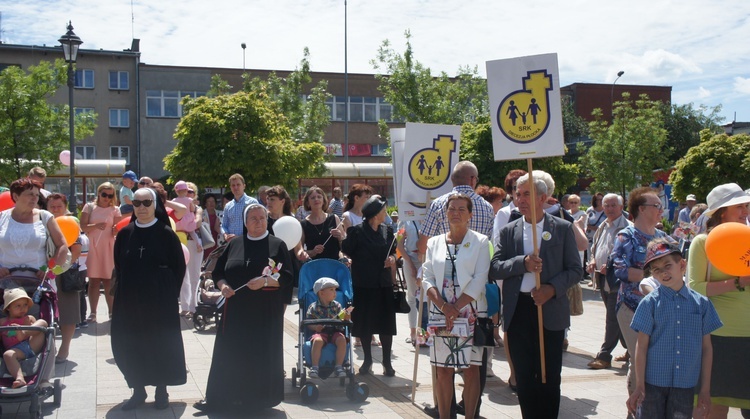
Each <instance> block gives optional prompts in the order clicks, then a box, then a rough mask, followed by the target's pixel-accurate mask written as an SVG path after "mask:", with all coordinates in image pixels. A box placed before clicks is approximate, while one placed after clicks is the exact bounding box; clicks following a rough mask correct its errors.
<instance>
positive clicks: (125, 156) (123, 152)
mask: <svg viewBox="0 0 750 419" xmlns="http://www.w3.org/2000/svg"><path fill="white" fill-rule="evenodd" d="M109 158H110V159H112V160H125V165H129V164H130V147H127V146H112V147H110V148H109Z"/></svg>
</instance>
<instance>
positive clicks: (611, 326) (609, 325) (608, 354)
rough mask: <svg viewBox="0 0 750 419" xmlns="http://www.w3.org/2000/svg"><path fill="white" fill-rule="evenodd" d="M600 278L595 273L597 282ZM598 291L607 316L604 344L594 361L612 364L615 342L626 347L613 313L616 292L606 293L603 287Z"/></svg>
mask: <svg viewBox="0 0 750 419" xmlns="http://www.w3.org/2000/svg"><path fill="white" fill-rule="evenodd" d="M600 276H601V274H600V273H596V279H597V280H598V279H599V277H600ZM599 291H600V292H601V295H602V301H604V307H605V309H606V310H607V315H606V317H605V322H604V342H603V343H602V347H601V349H599V352H598V353H597V354H596V359H601V360H602V361H607V362H612V351H613V350H614V349H615V347H616V346H617V342H618V341H619V342H620V343H621V344H622V346H623V347H626V345H625V340H624V339H623V338H622V332H621V331H620V324H619V323H618V322H617V311H615V305H616V304H617V290H615V291H613V292H607V291H604V287H600V288H599Z"/></svg>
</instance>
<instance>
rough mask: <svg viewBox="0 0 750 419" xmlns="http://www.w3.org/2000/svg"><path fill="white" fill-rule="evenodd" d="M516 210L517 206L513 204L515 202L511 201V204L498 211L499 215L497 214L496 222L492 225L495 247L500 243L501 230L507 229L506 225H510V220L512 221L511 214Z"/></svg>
mask: <svg viewBox="0 0 750 419" xmlns="http://www.w3.org/2000/svg"><path fill="white" fill-rule="evenodd" d="M515 208H516V206H515V204H513V201H510V204H508V205H506V206H504V207H502V208H500V210H498V211H497V214H495V221H494V223H493V224H492V245H493V246H497V242H499V241H500V230H501V229H502V228H503V227H505V225H506V224H508V220H509V219H510V212H511V211H513V210H514V209H515Z"/></svg>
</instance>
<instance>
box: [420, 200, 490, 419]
mask: <svg viewBox="0 0 750 419" xmlns="http://www.w3.org/2000/svg"><path fill="white" fill-rule="evenodd" d="M471 211H472V202H471V199H470V198H469V197H468V196H466V195H462V194H456V195H453V196H451V197H450V198H448V202H447V204H446V214H447V216H448V222H449V227H450V231H449V232H448V233H446V234H441V235H439V236H435V237H432V238H430V240H429V241H428V242H427V253H426V255H425V262H424V265H422V278H423V281H422V286H423V287H424V289H425V292H426V293H427V298H428V299H429V300H430V301H431V302H432V304H431V305H430V323H431V324H435V323H439V322H442V321H444V322H445V326H446V330H449V331H450V330H452V329H453V324H454V322H456V320H457V319H459V318H464V319H467V320H468V325H469V333H468V336H466V337H440V336H435V337H434V343H433V346H432V348H431V349H430V363H431V364H432V365H434V366H435V367H437V389H436V392H437V400H438V410H439V412H440V417H441V418H442V417H449V416H450V406H451V400H452V398H453V392H454V386H453V373H454V369H455V368H460V369H462V370H463V372H464V374H463V378H464V403H465V408H466V417H468V418H473V417H474V412H475V411H476V408H477V403H478V402H479V397H480V394H479V388H480V385H479V366H480V365H481V364H482V352H483V349H484V348H483V347H474V346H473V332H474V330H473V329H474V322H475V319H476V318H477V317H487V299H486V298H485V285H486V284H487V273H488V271H489V268H490V249H489V239H488V238H487V237H486V236H484V235H482V234H478V233H475V232H474V231H472V230H470V229H469V220H470V219H471Z"/></svg>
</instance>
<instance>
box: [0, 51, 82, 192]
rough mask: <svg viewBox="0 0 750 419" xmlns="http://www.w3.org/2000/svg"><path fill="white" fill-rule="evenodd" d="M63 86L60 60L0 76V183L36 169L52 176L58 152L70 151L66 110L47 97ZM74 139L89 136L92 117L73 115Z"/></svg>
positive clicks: (13, 69)
mask: <svg viewBox="0 0 750 419" xmlns="http://www.w3.org/2000/svg"><path fill="white" fill-rule="evenodd" d="M66 82H67V65H66V64H65V62H64V61H63V60H56V61H55V62H54V63H51V62H49V61H42V62H40V63H39V65H36V66H30V67H29V68H28V72H27V71H24V70H23V69H21V68H20V67H17V66H10V67H7V68H5V69H4V70H3V71H2V73H0V161H2V162H3V163H2V164H0V184H5V185H7V184H9V183H10V182H12V181H14V180H16V179H18V178H20V177H22V176H25V175H26V174H27V173H28V171H29V169H30V168H32V167H34V166H40V167H42V168H44V169H45V170H47V171H48V172H54V171H56V170H57V169H59V168H60V167H61V166H62V164H61V163H60V161H59V157H58V156H59V154H60V152H61V151H62V150H68V149H69V148H70V134H69V132H70V131H69V125H68V120H69V119H68V118H69V115H70V113H69V111H70V109H68V106H66V105H55V104H50V103H49V102H48V99H49V98H51V97H52V95H54V94H55V92H57V90H58V89H59V88H60V87H61V86H63V85H65V84H66ZM74 128H75V133H74V137H75V138H76V141H78V140H81V139H83V138H85V137H87V136H90V135H91V134H93V132H94V129H95V128H96V114H93V113H82V114H79V115H76V117H75V123H74Z"/></svg>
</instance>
